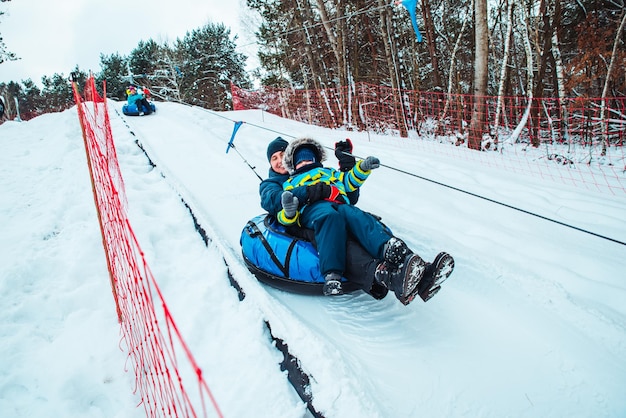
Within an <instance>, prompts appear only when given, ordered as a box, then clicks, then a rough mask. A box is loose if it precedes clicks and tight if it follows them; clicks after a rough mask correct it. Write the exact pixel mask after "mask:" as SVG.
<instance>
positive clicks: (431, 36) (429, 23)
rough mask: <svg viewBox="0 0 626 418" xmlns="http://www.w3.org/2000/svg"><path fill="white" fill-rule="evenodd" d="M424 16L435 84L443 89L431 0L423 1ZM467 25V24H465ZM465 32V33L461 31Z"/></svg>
mask: <svg viewBox="0 0 626 418" xmlns="http://www.w3.org/2000/svg"><path fill="white" fill-rule="evenodd" d="M421 3H422V16H424V26H425V32H426V44H427V45H428V53H429V54H430V62H431V64H432V66H433V84H434V85H435V87H442V83H441V74H440V71H439V59H438V58H437V51H436V49H435V45H436V43H435V29H434V26H435V25H434V23H433V17H432V15H431V13H430V0H422V1H421ZM463 24H464V25H465V23H463ZM461 32H463V31H461ZM453 60H454V58H453Z"/></svg>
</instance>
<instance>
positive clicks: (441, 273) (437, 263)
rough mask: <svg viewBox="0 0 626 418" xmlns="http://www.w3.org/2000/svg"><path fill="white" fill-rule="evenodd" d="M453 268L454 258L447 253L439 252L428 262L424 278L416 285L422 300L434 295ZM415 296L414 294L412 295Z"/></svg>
mask: <svg viewBox="0 0 626 418" xmlns="http://www.w3.org/2000/svg"><path fill="white" fill-rule="evenodd" d="M452 270H454V258H452V256H451V255H450V254H448V253H443V252H442V253H439V254H437V257H435V260H434V261H433V262H432V264H428V265H427V267H426V272H425V273H424V278H423V279H422V280H421V282H420V283H419V285H418V286H417V289H416V290H417V294H419V295H420V298H422V300H423V301H424V302H426V301H428V300H429V299H430V298H432V297H433V296H435V294H437V292H439V290H440V289H441V283H443V282H444V281H445V280H446V279H447V278H448V277H450V274H452ZM413 297H415V295H413Z"/></svg>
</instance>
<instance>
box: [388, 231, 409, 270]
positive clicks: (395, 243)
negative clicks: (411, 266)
mask: <svg viewBox="0 0 626 418" xmlns="http://www.w3.org/2000/svg"><path fill="white" fill-rule="evenodd" d="M412 253H413V252H412V251H411V250H410V249H409V247H407V245H406V244H405V243H404V241H402V240H401V239H399V238H396V237H391V238H390V239H389V241H387V242H386V243H385V246H384V248H383V261H385V262H386V263H387V267H388V268H390V269H391V270H393V269H396V268H398V267H402V266H401V264H402V262H403V261H404V260H405V259H406V256H407V255H409V254H412Z"/></svg>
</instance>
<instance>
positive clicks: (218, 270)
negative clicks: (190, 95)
mask: <svg viewBox="0 0 626 418" xmlns="http://www.w3.org/2000/svg"><path fill="white" fill-rule="evenodd" d="M157 105H158V111H157V113H156V114H154V115H151V116H148V117H142V118H132V117H123V116H121V111H120V109H121V106H122V103H116V102H110V110H111V114H110V117H111V124H112V129H113V135H114V138H115V141H116V146H117V154H118V157H119V160H120V166H121V169H122V174H123V176H124V182H125V185H126V192H127V196H128V211H129V214H128V215H129V219H130V222H131V224H132V226H133V228H134V230H135V232H136V233H137V235H138V239H139V242H140V244H141V246H142V249H143V250H144V252H145V254H146V258H147V260H148V263H149V265H150V267H151V269H152V272H153V273H154V276H155V277H156V280H157V281H158V283H159V285H160V287H161V288H162V290H163V292H164V295H165V299H166V301H167V303H168V306H169V307H170V309H171V310H172V312H173V315H174V318H175V320H176V322H177V324H178V326H179V328H180V329H181V332H182V334H183V336H184V337H185V339H186V341H187V343H188V344H189V346H190V347H191V350H192V352H193V353H194V356H195V358H196V360H197V361H198V362H199V364H200V366H201V367H202V369H203V372H204V377H205V379H206V380H207V382H208V384H209V387H210V388H211V390H212V392H213V395H214V396H215V398H216V401H217V404H218V405H219V407H220V409H221V411H222V412H223V413H224V416H227V417H248V416H255V417H277V416H280V417H302V416H306V415H307V414H308V412H307V411H306V407H305V405H304V404H303V402H302V401H301V400H300V399H299V397H298V396H297V395H296V393H295V391H294V390H293V388H292V387H291V386H290V384H289V382H288V381H287V377H286V373H285V372H281V371H280V368H279V366H278V364H279V363H280V361H281V360H282V355H281V354H280V353H279V352H278V351H277V350H276V349H275V348H274V346H273V345H272V343H271V337H270V336H269V335H268V332H267V329H266V328H265V326H264V321H268V322H269V323H270V324H271V326H272V333H273V334H274V335H275V336H277V337H279V338H281V339H283V340H285V342H286V343H287V344H289V349H290V352H291V353H292V354H294V355H295V356H296V357H297V358H298V359H299V360H300V362H301V366H302V368H303V369H304V370H305V371H306V372H307V373H308V374H309V375H310V376H311V377H312V382H311V390H312V393H313V403H314V405H315V407H316V408H317V410H318V411H320V412H322V413H323V414H324V416H326V417H329V418H330V417H348V416H349V417H352V416H358V417H393V418H397V417H416V416H427V417H458V416H467V417H503V416H510V417H539V416H541V417H550V416H553V417H562V416H570V417H591V416H593V417H623V416H626V362H625V361H624V359H626V302H625V301H626V273H624V265H625V264H624V263H625V262H624V260H626V246H625V245H624V244H622V243H623V242H626V195H621V194H618V195H612V194H610V193H600V192H594V191H589V190H582V189H576V188H574V187H573V186H568V185H563V184H560V183H555V182H552V181H551V180H546V179H538V178H533V177H531V176H528V175H524V174H516V173H514V172H512V171H511V170H501V169H498V168H497V167H493V166H490V167H485V166H482V165H477V164H475V163H472V162H471V161H470V160H469V159H464V158H455V157H454V156H453V155H450V154H448V153H446V152H435V151H433V149H434V148H433V147H447V146H449V145H444V144H433V143H431V144H429V146H428V147H425V146H423V144H420V142H419V141H414V140H406V139H399V138H392V137H384V136H376V135H371V136H370V137H368V136H367V134H364V133H353V132H350V133H348V132H341V131H330V130H327V129H323V128H318V127H312V126H307V125H303V124H300V123H296V122H293V121H289V120H285V119H281V118H278V117H275V116H272V115H268V114H264V113H261V112H260V111H241V112H225V113H213V112H208V111H205V110H202V109H199V108H191V107H186V106H182V105H176V104H170V103H158V104H157ZM239 120H241V121H244V122H246V123H245V124H244V125H243V126H242V127H241V129H239V132H238V134H237V136H236V139H235V145H236V149H237V151H238V152H239V154H241V156H240V155H239V154H238V153H237V152H235V151H233V150H231V151H229V152H228V153H225V150H226V144H227V142H228V140H229V139H230V136H231V133H232V130H233V124H234V123H233V121H239ZM131 131H132V132H133V133H134V135H133V134H131ZM279 134H280V135H281V136H283V137H284V138H286V139H291V138H292V137H298V136H301V135H312V136H313V137H315V138H317V139H318V140H319V141H320V142H322V143H323V144H324V145H327V146H329V147H332V145H333V144H334V143H335V142H336V141H338V140H342V139H344V138H345V137H346V136H349V137H350V138H351V139H352V141H353V142H354V144H355V154H357V155H359V156H362V157H365V156H367V155H376V156H378V157H379V158H380V159H381V162H382V163H383V164H385V165H387V166H389V167H391V168H389V167H381V168H380V169H378V170H376V171H375V172H374V173H373V174H372V175H371V176H370V178H369V179H368V180H367V182H366V183H365V185H364V187H363V190H362V193H361V199H360V201H359V206H360V207H362V208H363V209H365V210H368V211H371V212H374V213H376V214H378V215H381V216H382V217H383V220H384V221H385V223H386V224H387V225H388V226H390V227H391V228H392V229H393V230H394V231H395V232H396V234H397V235H398V236H400V237H402V238H404V239H405V240H406V241H407V242H408V243H409V244H410V246H411V247H412V248H413V249H414V250H415V251H416V252H418V253H419V254H420V255H422V256H423V257H424V258H426V259H432V258H433V257H434V256H435V255H436V254H437V252H439V251H441V250H445V251H448V252H449V253H451V254H453V255H454V257H455V260H456V269H455V271H454V273H453V275H452V276H451V278H450V279H449V280H448V281H447V282H446V283H445V286H444V288H443V289H442V291H441V292H440V293H439V294H438V295H437V296H436V297H435V298H433V299H432V300H431V301H429V302H428V303H421V302H419V301H417V302H414V303H412V304H411V305H409V306H406V307H405V306H403V305H401V304H400V303H399V302H398V301H397V300H395V299H394V298H393V297H387V298H386V299H384V300H382V301H376V300H373V299H371V298H370V297H369V296H367V295H365V294H363V293H354V294H350V295H344V296H341V297H335V298H323V297H309V296H301V295H295V294H288V293H285V292H281V291H278V290H275V289H271V288H267V287H265V286H264V285H261V284H260V283H258V282H257V281H256V280H255V278H254V277H253V276H252V275H250V274H249V273H248V272H247V270H246V269H245V267H244V266H243V265H242V261H241V256H240V248H239V237H240V233H241V230H242V228H243V226H244V225H245V223H246V222H247V220H248V219H250V218H252V217H253V216H255V215H257V214H259V213H262V209H261V208H260V205H259V197H258V184H259V179H258V178H257V177H256V175H255V174H254V173H253V172H252V170H251V169H250V168H249V167H248V166H247V165H246V163H245V162H244V158H245V160H246V161H247V162H249V163H250V164H251V165H252V166H254V167H256V172H257V173H259V174H260V175H261V176H262V177H265V176H266V174H267V167H268V163H267V161H266V158H265V148H266V146H267V144H268V142H269V141H270V140H272V139H274V138H275V137H276V136H277V135H279ZM135 139H137V140H138V141H140V142H141V144H142V145H143V147H144V148H145V150H146V152H147V153H148V154H149V156H150V158H151V160H152V161H153V162H154V163H156V168H152V167H151V166H150V165H149V163H148V160H147V158H146V156H145V155H144V153H143V151H142V150H141V149H140V148H139V147H138V146H137V145H136V144H135V142H134V141H135ZM0 149H1V152H0V171H1V172H2V175H1V176H0V195H1V196H2V205H0V214H1V215H0V236H1V237H2V244H1V245H2V251H1V252H0V263H1V265H2V269H1V270H0V306H2V310H0V341H1V342H0V347H1V349H0V370H2V372H1V373H0V411H2V412H1V414H0V415H2V416H3V417H22V416H29V417H31V416H32V417H40V416H63V417H83V416H89V417H107V418H108V417H139V416H143V415H144V411H143V408H142V407H141V406H139V407H138V406H137V404H138V403H139V399H137V397H136V396H134V395H133V393H132V391H133V389H134V376H133V375H132V368H131V367H130V365H129V364H128V361H127V358H126V355H125V353H124V352H123V351H121V350H120V348H119V347H120V346H123V343H122V342H120V339H121V334H120V331H119V325H118V323H117V316H116V312H115V306H114V302H113V297H112V295H111V290H110V286H109V278H108V272H107V269H106V266H105V259H104V252H103V250H102V242H101V238H100V236H99V228H98V224H97V216H96V212H95V208H94V204H93V197H92V194H91V185H90V182H89V178H88V170H87V165H86V160H85V152H84V149H83V142H82V137H81V129H80V125H79V123H78V118H77V115H76V109H75V108H73V109H70V110H68V111H65V112H62V113H58V114H49V115H44V116H41V117H38V118H36V119H34V120H31V121H29V122H23V123H15V122H6V123H4V124H3V125H0ZM468 152H474V151H468ZM331 155H332V153H331ZM242 157H243V158H242ZM329 163H330V164H335V160H334V158H333V159H331V161H330V162H329ZM563 169H567V168H563ZM405 172H408V173H412V174H415V175H417V176H421V177H424V178H428V179H431V180H434V181H436V182H439V183H443V184H446V185H450V186H452V187H455V188H458V189H463V190H466V191H469V192H471V193H475V194H479V195H481V196H484V197H486V198H488V199H492V200H495V201H498V202H502V203H505V204H507V205H511V206H515V207H517V208H520V209H523V210H526V211H529V212H532V213H535V214H538V215H540V216H543V217H546V218H550V219H554V220H556V221H558V222H562V223H564V224H568V225H572V226H575V227H577V228H580V229H583V230H587V231H591V232H593V233H596V234H599V235H602V236H604V237H609V238H612V239H614V240H617V241H619V242H614V241H610V240H607V239H605V238H602V237H598V236H594V235H591V234H588V233H585V232H582V231H580V230H576V229H572V228H568V227H566V226H563V225H559V224H557V223H554V222H550V221H548V220H545V219H541V218H539V217H536V216H531V215H528V214H525V213H523V212H520V211H516V210H512V209H510V208H507V207H505V206H502V205H497V204H494V203H492V202H489V201H487V200H484V199H479V198H476V197H474V196H471V195H468V194H465V193H460V192H458V191H456V190H454V189H451V188H446V187H442V186H441V185H438V184H436V183H433V182H428V181H424V180H422V179H420V178H418V177H415V176H411V175H409V174H406V173H405ZM181 197H182V198H183V199H184V200H185V202H187V204H188V205H189V206H190V207H191V208H192V209H193V211H194V213H195V214H196V216H197V217H198V221H199V223H200V224H201V225H202V226H203V228H205V229H206V230H207V232H208V233H209V235H210V236H211V238H212V240H213V241H212V242H211V244H210V245H209V247H208V248H207V247H206V246H205V244H204V242H203V241H202V239H201V238H200V236H199V235H198V233H197V232H196V230H195V228H194V225H193V221H192V219H191V217H190V216H189V212H188V210H187V208H185V206H184V204H183V203H182V201H181ZM620 242H621V243H620ZM224 259H225V260H226V261H227V262H228V264H229V268H230V269H231V270H232V273H234V274H235V276H236V278H237V281H238V282H239V284H240V285H241V286H242V287H243V289H244V291H245V293H246V297H245V299H244V300H243V301H241V302H240V301H239V299H238V295H237V292H236V290H235V289H234V288H233V287H232V286H230V284H229V280H228V276H227V269H226V266H225V264H224ZM126 369H129V371H128V372H125V370H126ZM191 385H193V382H191Z"/></svg>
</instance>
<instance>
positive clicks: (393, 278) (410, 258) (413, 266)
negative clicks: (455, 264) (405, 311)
mask: <svg viewBox="0 0 626 418" xmlns="http://www.w3.org/2000/svg"><path fill="white" fill-rule="evenodd" d="M389 264H390V263H388V262H387V261H384V262H382V263H380V264H379V265H378V267H377V268H376V273H375V277H376V280H378V281H381V282H382V283H385V285H387V287H388V288H389V289H390V290H392V291H393V292H394V294H395V295H396V298H397V299H398V300H399V301H400V302H402V304H403V305H408V304H409V303H411V301H412V300H413V299H415V296H416V295H417V293H418V290H417V289H418V285H419V283H420V281H421V280H422V278H423V277H424V273H425V271H426V267H427V264H426V263H425V262H424V260H422V259H421V258H420V256H418V255H416V254H413V253H409V254H407V255H406V256H405V258H404V260H403V261H402V262H401V263H399V264H400V267H397V268H395V269H392V268H391V267H390V265H389Z"/></svg>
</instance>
